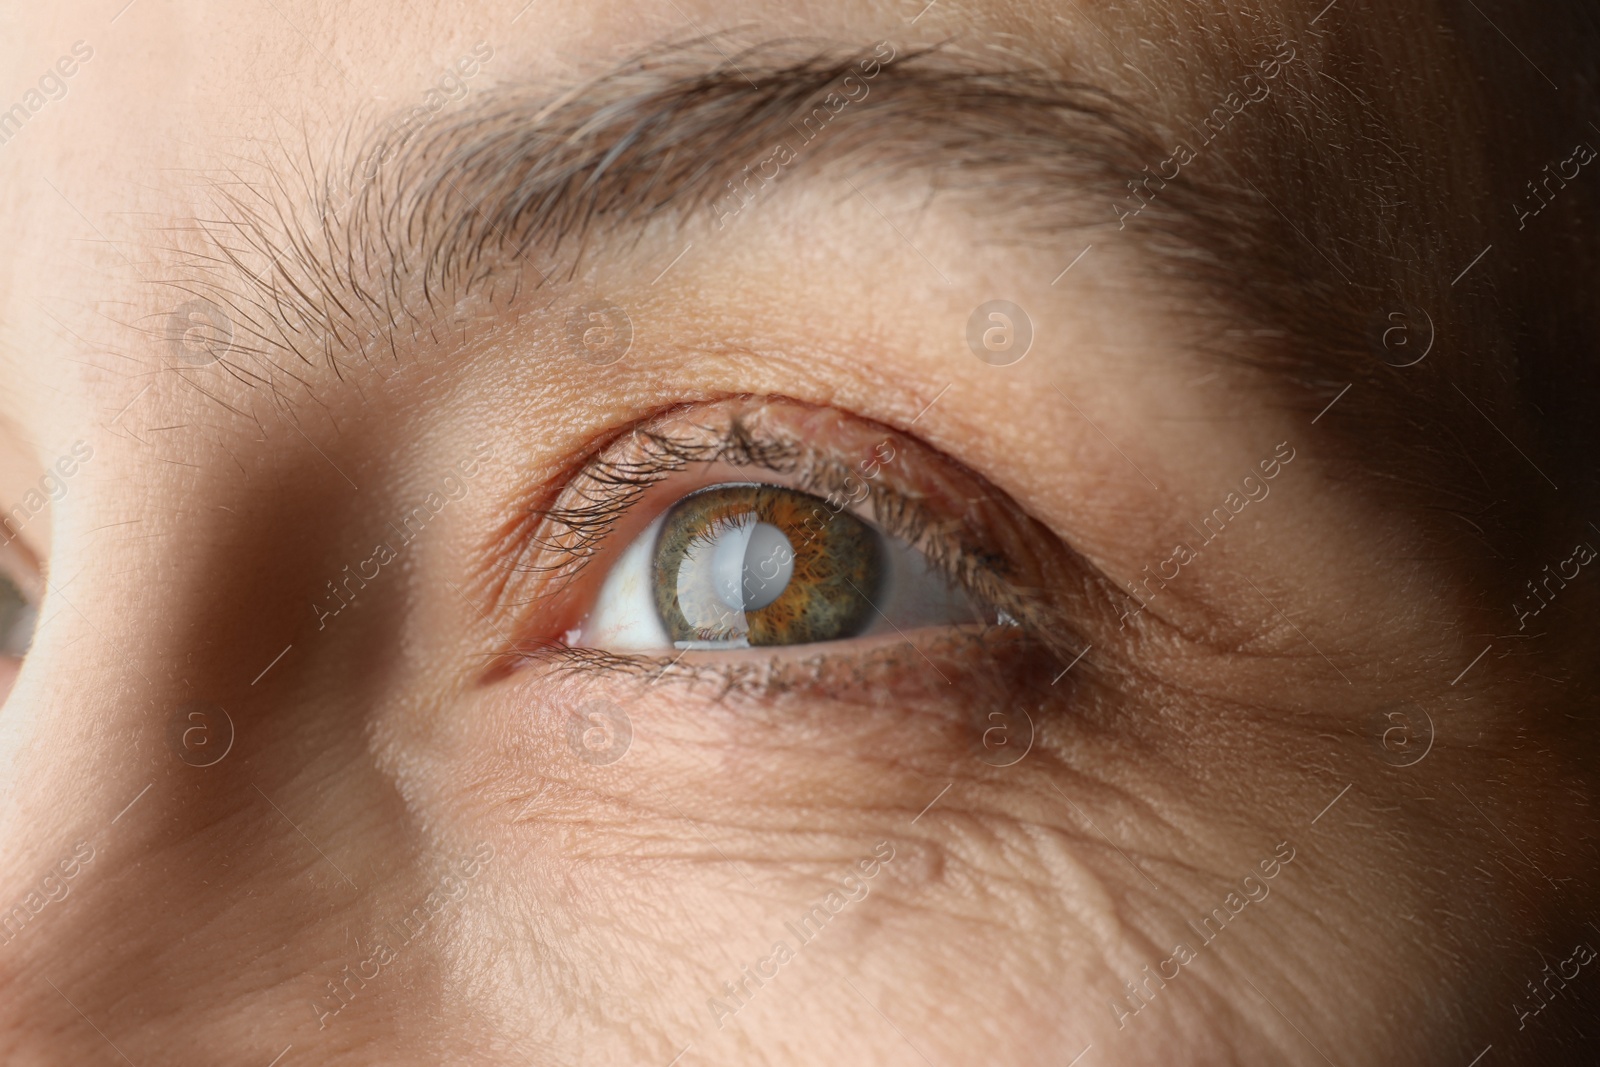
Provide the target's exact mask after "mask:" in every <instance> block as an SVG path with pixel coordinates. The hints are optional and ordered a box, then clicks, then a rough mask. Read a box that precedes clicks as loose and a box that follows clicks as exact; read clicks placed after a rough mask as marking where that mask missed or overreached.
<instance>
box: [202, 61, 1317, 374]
mask: <svg viewBox="0 0 1600 1067" xmlns="http://www.w3.org/2000/svg"><path fill="white" fill-rule="evenodd" d="M796 48H797V46H796V45H794V44H793V43H787V42H779V43H775V44H769V45H763V46H758V47H756V48H752V49H749V50H747V51H745V52H741V53H738V54H736V55H734V56H731V57H730V56H727V55H726V54H724V53H722V52H720V50H718V48H717V46H716V44H715V42H709V43H708V42H705V41H699V42H691V43H689V44H686V45H672V46H663V47H660V48H656V49H652V50H650V51H648V52H646V53H644V54H642V55H640V56H637V57H635V58H634V59H632V60H629V61H627V62H625V63H622V64H619V65H618V66H617V67H615V68H614V69H612V70H610V71H608V72H606V73H605V74H603V75H601V76H599V77H597V78H595V79H592V80H590V81H588V82H586V83H583V84H582V85H579V86H575V87H572V88H569V89H567V90H566V91H564V92H560V93H557V94H554V95H551V94H545V93H541V92H538V91H536V90H532V89H527V88H519V87H515V86H511V87H501V88H499V89H495V90H490V91H487V92H485V93H483V94H481V95H480V96H479V97H478V98H475V99H472V100H470V101H468V102H465V103H463V104H462V105H461V106H460V110H459V111H458V112H456V113H453V114H451V115H449V116H448V117H445V118H436V119H434V120H433V121H431V122H428V123H426V124H423V125H421V126H420V127H419V126H418V124H417V123H415V122H410V121H397V120H391V122H390V123H389V124H387V126H384V127H380V128H379V129H378V130H377V131H375V132H373V133H371V134H368V135H366V136H365V137H357V136H354V135H350V136H347V137H346V138H345V139H344V141H343V142H342V153H341V154H342V156H343V158H342V159H340V160H332V161H316V160H313V159H311V158H310V157H309V155H307V156H303V157H300V158H299V159H298V160H296V161H295V162H294V165H293V166H280V167H278V168H275V169H273V170H272V171H271V173H270V175H269V177H268V179H267V180H266V181H265V182H256V183H250V184H246V185H236V184H228V185H219V186H218V193H219V196H220V199H221V201H222V203H221V211H220V215H221V218H220V219H219V220H213V221H212V222H210V223H208V224H207V225H206V228H205V232H206V238H207V246H208V247H207V250H206V252H205V253H204V254H202V255H200V256H198V257H197V261H198V262H199V263H200V264H201V265H202V267H203V268H204V269H205V270H207V271H209V272H212V273H213V277H214V280H215V281H216V283H217V285H218V289H217V293H218V299H219V300H221V301H223V302H225V303H226V304H227V306H228V307H229V308H230V310H232V311H236V312H237V313H238V315H237V318H236V322H235V330H236V337H235V343H234V347H235V348H236V349H238V350H239V351H240V352H241V353H242V354H245V355H249V354H256V355H260V356H265V357H269V358H270V357H271V356H273V355H275V354H277V353H279V352H288V353H292V354H294V355H295V356H297V357H298V358H299V360H301V361H303V362H304V363H305V364H308V365H315V364H316V363H317V362H319V361H323V362H337V360H338V358H339V357H340V356H341V355H344V354H347V353H351V352H363V351H368V350H371V349H373V348H382V347H384V346H385V345H386V346H387V347H388V348H390V349H391V350H392V349H394V347H395V344H394V336H393V330H394V329H395V328H396V327H398V326H399V325H400V324H401V323H402V322H403V321H405V322H409V324H410V326H411V328H412V330H413V331H417V330H426V329H429V328H430V327H431V326H433V325H436V324H437V320H438V318H439V317H440V315H441V314H442V313H443V310H444V309H446V308H449V307H452V306H454V305H456V304H457V303H458V302H460V301H463V300H466V299H468V298H469V297H471V296H472V295H473V294H475V293H477V292H478V291H480V290H481V289H482V288H483V287H484V286H485V285H486V284H488V285H491V287H492V283H494V282H496V281H498V280H501V279H504V278H506V277H508V276H509V277H513V278H515V279H516V280H515V282H513V283H512V284H513V285H516V286H520V284H521V280H522V277H523V272H525V271H526V269H527V268H528V266H529V265H530V261H531V260H533V259H535V258H537V259H538V260H539V261H540V262H543V263H547V264H548V263H553V262H557V259H558V256H559V255H560V254H561V253H562V251H563V250H564V249H569V248H570V249H572V250H573V251H572V255H571V258H570V259H569V260H568V261H567V262H566V268H565V269H566V272H567V273H568V275H569V276H570V275H571V274H573V273H575V272H576V270H577V267H578V263H579V261H580V259H581V258H582V255H583V252H584V250H585V249H586V248H587V247H589V245H590V244H591V242H592V239H593V238H595V237H597V236H606V237H608V238H612V239H615V238H617V237H618V236H625V235H627V234H629V233H630V232H631V233H632V234H633V239H634V240H638V239H640V237H642V235H643V233H644V230H645V226H646V224H648V223H650V222H652V221H655V220H660V219H661V218H663V217H666V216H669V215H670V216H675V217H676V218H677V219H678V220H679V221H692V220H694V219H695V218H696V216H698V217H699V218H700V219H701V220H702V221H704V222H708V223H711V224H713V225H717V224H718V223H722V224H727V223H728V222H729V220H730V219H731V220H732V222H733V224H737V221H738V220H737V218H736V217H735V216H736V215H737V214H739V213H740V212H741V211H742V210H743V209H744V207H745V205H746V203H747V202H748V201H747V198H749V197H752V196H754V195H755V194H757V193H760V192H762V191H764V190H765V187H766V185H767V183H768V182H769V181H777V182H780V183H787V182H791V181H797V180H801V175H800V174H797V173H789V172H788V171H793V170H797V169H798V170H801V171H805V170H809V171H810V172H811V173H816V171H817V170H818V169H820V168H821V167H823V166H826V165H829V164H831V163H839V162H842V161H848V162H850V163H851V164H852V165H853V166H855V167H857V168H859V170H860V172H861V173H864V174H868V175H881V176H887V177H889V178H890V179H894V178H897V177H902V176H907V175H918V176H926V177H928V178H931V180H932V181H933V183H934V186H935V188H936V189H937V190H938V191H939V192H941V193H948V194H951V195H955V196H965V197H967V198H969V199H970V201H971V202H972V204H973V205H974V208H975V210H978V211H982V212H984V213H987V214H990V215H993V216H995V217H996V218H997V219H1000V220H1009V221H1011V222H1014V223H1015V224H1016V225H1014V226H1010V227H1008V229H1009V231H1010V232H1009V234H1008V239H1010V240H1013V241H1016V242H1018V243H1029V242H1031V243H1038V244H1041V245H1043V246H1046V247H1049V248H1052V249H1056V250H1063V251H1066V250H1069V248H1070V251H1073V252H1075V251H1076V250H1077V246H1076V245H1075V244H1074V243H1073V242H1072V241H1069V240H1067V238H1068V237H1070V236H1072V235H1074V234H1076V235H1078V236H1081V235H1082V233H1083V232H1084V231H1086V230H1088V231H1093V230H1097V229H1102V230H1103V229H1109V230H1111V231H1112V232H1114V233H1115V234H1116V235H1117V236H1118V237H1126V238H1127V239H1128V240H1129V241H1130V242H1134V243H1137V244H1138V245H1139V246H1140V247H1141V248H1142V249H1143V250H1144V251H1145V252H1146V253H1147V255H1146V256H1145V257H1144V258H1145V260H1146V261H1147V262H1148V263H1149V265H1150V269H1151V270H1152V271H1153V272H1154V273H1156V274H1158V275H1160V276H1161V277H1162V278H1163V280H1165V281H1168V282H1170V281H1171V280H1172V279H1177V280H1179V281H1181V282H1182V283H1183V284H1184V286H1185V288H1186V289H1190V290H1195V289H1197V288H1203V287H1206V285H1207V283H1208V282H1210V283H1214V284H1211V285H1210V288H1212V289H1214V290H1215V291H1216V292H1217V293H1219V294H1222V295H1224V296H1226V297H1227V298H1228V305H1227V307H1228V314H1227V315H1226V316H1224V318H1226V320H1227V321H1229V322H1230V323H1234V324H1237V321H1238V319H1239V317H1240V316H1241V314H1242V313H1243V310H1244V309H1243V308H1242V307H1241V306H1240V305H1242V304H1243V303H1244V300H1243V299H1242V298H1243V297H1245V296H1247V295H1248V293H1249V292H1250V291H1251V290H1252V289H1253V288H1254V286H1241V285H1240V277H1241V274H1240V272H1241V271H1242V272H1244V275H1246V276H1249V277H1254V278H1259V277H1260V276H1261V274H1262V272H1263V271H1264V270H1274V273H1275V274H1282V275H1283V277H1282V281H1283V283H1284V284H1286V285H1293V284H1296V283H1297V278H1296V276H1295V273H1294V271H1293V269H1292V264H1289V263H1284V264H1279V265H1275V264H1274V263H1273V262H1272V257H1271V256H1270V255H1265V254H1263V250H1264V249H1271V248H1274V247H1275V244H1274V242H1273V240H1272V238H1271V237H1270V236H1269V235H1268V234H1267V233H1266V227H1264V226H1263V225H1261V224H1258V221H1257V219H1258V212H1259V207H1260V205H1253V204H1248V203H1241V202H1240V201H1239V200H1238V198H1236V197H1230V196H1228V195H1225V194H1219V193H1218V192H1217V191H1216V190H1214V189H1211V188H1209V187H1207V186H1205V185H1204V184H1202V183H1201V182H1199V181H1191V180H1189V176H1187V175H1185V176H1184V180H1183V181H1181V182H1165V183H1162V188H1161V189H1160V193H1159V195H1158V196H1153V198H1152V201H1151V202H1150V203H1149V205H1148V209H1147V210H1144V211H1142V212H1141V213H1140V215H1139V217H1138V218H1137V219H1135V220H1133V222H1131V223H1128V224H1127V225H1126V228H1125V229H1124V228H1123V225H1122V223H1121V222H1119V209H1118V208H1117V207H1116V206H1115V205H1116V204H1117V202H1118V201H1119V200H1124V199H1126V198H1128V197H1129V195H1130V193H1129V190H1130V189H1131V188H1132V187H1133V186H1134V185H1135V184H1136V183H1137V182H1141V181H1142V182H1144V183H1146V184H1145V186H1144V187H1145V189H1146V191H1147V193H1148V192H1149V190H1150V189H1151V188H1153V187H1151V186H1149V185H1148V184H1147V183H1148V181H1149V168H1150V167H1151V166H1153V165H1155V164H1157V163H1159V161H1161V160H1162V159H1164V158H1166V157H1167V156H1169V155H1170V154H1171V149H1170V147H1163V140H1162V139H1161V138H1160V137H1159V136H1158V131H1157V130H1156V129H1155V128H1154V127H1153V126H1152V125H1151V124H1150V123H1149V122H1147V121H1146V120H1145V119H1144V118H1143V117H1142V116H1141V114H1140V112H1139V111H1138V110H1137V109H1136V108H1135V107H1133V106H1132V105H1131V104H1129V103H1127V102H1126V101H1124V100H1122V99H1121V98H1119V97H1118V96H1117V95H1115V94H1113V93H1111V92H1109V91H1107V90H1104V89H1101V88H1098V87H1096V86H1094V85H1091V84H1088V83H1085V82H1078V81H1071V80H1066V79H1063V78H1062V77H1060V76H1059V75H1058V74H1056V73H1054V72H1052V71H1049V70H1047V69H1045V68H1044V67H1042V66H1037V65H1035V66H1027V65H1020V64H1019V65H1014V66H1009V67H1006V68H1004V69H992V68H988V67H985V66H983V65H981V64H979V63H977V62H975V61H973V60H971V59H969V58H965V57H960V56H956V55H952V54H949V53H947V52H945V51H943V50H941V49H923V50H918V51H914V52H909V53H903V52H898V51H897V50H896V49H895V47H894V46H893V45H891V44H888V43H887V42H883V43H880V44H878V45H876V46H874V47H872V48H868V49H862V50H857V51H853V52H847V53H840V52H839V51H837V50H824V51H821V52H811V53H809V54H801V55H799V56H798V57H796V56H795V52H796ZM783 151H787V152H788V153H789V154H792V155H793V156H794V157H795V162H796V166H795V167H792V168H787V169H786V170H785V172H784V173H782V174H781V175H779V176H778V177H775V178H774V177H769V175H768V174H767V166H768V164H769V163H770V162H771V161H772V160H773V158H774V153H780V152H783ZM780 169H783V168H780ZM1130 179H1133V180H1130ZM1275 267H1276V268H1277V269H1274V268H1275ZM557 269H560V268H557ZM241 280H243V281H244V284H240V282H241ZM544 281H545V278H544V275H543V272H540V275H539V278H538V283H539V284H542V283H543V282H544ZM200 295H205V294H204V293H201V294H200ZM1195 303H1196V305H1197V312H1196V313H1197V314H1199V313H1200V311H1199V310H1198V309H1199V308H1203V307H1204V306H1205V303H1206V302H1205V301H1204V300H1198V299H1197V300H1196V301H1195Z"/></svg>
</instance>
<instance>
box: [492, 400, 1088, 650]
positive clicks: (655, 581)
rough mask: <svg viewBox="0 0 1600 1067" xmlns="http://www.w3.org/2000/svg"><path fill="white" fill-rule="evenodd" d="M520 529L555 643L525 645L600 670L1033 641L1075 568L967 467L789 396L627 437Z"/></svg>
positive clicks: (528, 589)
mask: <svg viewBox="0 0 1600 1067" xmlns="http://www.w3.org/2000/svg"><path fill="white" fill-rule="evenodd" d="M527 523H528V529H527V531H526V534H525V544H524V545H523V547H522V548H521V550H520V552H519V553H518V555H517V558H516V560H515V562H514V564H513V566H512V568H511V570H512V572H513V573H514V574H515V576H516V577H515V579H514V580H513V581H512V582H511V584H512V585H514V586H515V587H516V589H517V596H518V598H519V599H521V600H523V601H525V602H526V603H527V604H528V605H530V606H536V610H535V611H531V612H529V617H530V618H535V619H538V620H540V625H541V626H542V628H543V631H544V633H545V636H544V637H543V638H541V637H539V636H538V635H527V634H525V635H524V638H523V639H522V640H520V641H519V642H518V648H517V650H516V655H517V656H519V657H521V658H523V659H525V660H539V659H546V658H552V657H553V658H564V659H566V660H567V661H569V662H576V663H584V664H589V665H592V664H595V663H606V664H612V665H615V664H618V663H621V662H627V661H633V662H639V661H643V660H651V661H654V660H660V659H669V660H671V661H673V662H674V663H679V662H684V661H685V657H690V659H689V660H688V661H687V662H688V663H689V664H690V665H694V664H697V663H702V662H709V661H713V660H717V659H718V658H719V657H720V658H723V659H727V658H730V657H731V658H737V657H740V656H743V657H744V659H745V662H748V661H749V659H750V658H751V657H757V656H767V657H772V656H778V657H781V656H784V655H786V654H794V655H805V656H807V657H809V661H810V662H812V663H819V662H822V661H823V660H824V659H827V658H828V657H832V658H833V659H835V660H837V659H838V658H840V657H848V656H851V655H861V656H870V655H873V654H878V655H880V656H882V655H884V654H885V653H887V652H889V651H890V650H893V649H895V648H899V649H901V650H904V649H905V646H906V645H908V644H909V645H910V646H911V648H912V649H915V650H916V652H917V654H918V655H919V656H924V657H929V656H931V657H933V658H932V659H929V660H928V663H930V664H932V663H935V661H936V660H938V659H939V657H940V656H941V655H943V656H947V657H948V656H959V655H960V654H961V653H960V652H958V651H956V650H958V649H961V648H966V649H968V650H970V649H972V648H974V647H982V648H983V649H985V650H986V651H987V652H989V653H991V654H992V653H994V652H995V651H996V650H997V649H1000V648H1005V649H1007V650H1008V654H1022V650H1023V649H1025V648H1026V649H1031V650H1033V651H1034V652H1039V651H1041V650H1044V649H1045V648H1046V646H1048V645H1049V644H1050V643H1051V642H1050V640H1047V639H1045V640H1042V639H1041V638H1042V637H1043V635H1044V633H1045V631H1047V630H1049V631H1050V632H1051V633H1052V634H1054V635H1055V636H1056V637H1060V636H1061V634H1060V631H1059V629H1052V628H1049V627H1045V626H1043V625H1042V620H1043V617H1044V615H1045V614H1046V613H1047V612H1048V610H1049V606H1048V605H1047V604H1045V603H1044V602H1043V601H1042V599H1040V598H1039V595H1038V594H1039V591H1040V590H1043V589H1047V588H1051V586H1052V581H1054V583H1055V584H1056V585H1057V586H1059V577H1060V574H1061V572H1062V570H1063V568H1066V567H1070V566H1071V565H1072V560H1071V558H1070V553H1068V552H1066V550H1065V549H1064V547H1063V546H1062V545H1061V544H1060V542H1059V541H1058V539H1056V538H1055V537H1054V536H1053V535H1051V534H1050V533H1049V532H1048V531H1047V530H1045V529H1044V528H1043V527H1042V526H1040V525H1039V524H1037V523H1035V522H1033V521H1032V520H1031V519H1029V518H1028V517H1027V516H1026V515H1024V514H1023V513H1021V511H1020V510H1019V509H1018V508H1016V506H1015V505H1014V504H1012V503H1011V502H1010V501H1009V499H1008V498H1006V497H1005V496H1004V494H1002V493H1000V492H999V491H998V490H996V489H994V488H993V487H992V486H989V485H987V484H986V483H984V482H983V481H982V479H980V478H978V477H977V476H976V475H974V474H972V473H970V472H968V471H966V470H965V469H964V468H962V467H961V466H960V465H959V464H958V463H955V462H954V461H952V460H950V459H948V458H945V457H943V456H942V455H940V454H939V453H937V452H935V451H934V450H933V449H931V448H928V447H926V446H924V445H921V444H920V443H918V442H917V441H916V440H915V439H914V438H912V437H910V436H908V435H906V434H902V433H899V432H897V431H894V430H890V429H887V428H885V427H883V426H880V425H877V424H875V423H871V422H868V421H867V420H864V419H857V418H854V417H853V416H848V415H845V414H843V413H840V412H837V411H833V410H831V409H823V408H813V407H809V406H807V405H801V404H797V403H794V402H789V401H763V400H740V401H732V402H722V403H714V404H709V405H700V406H697V407H694V408H690V409H687V410H682V411H675V412H672V413H669V414H668V415H666V416H665V417H663V418H660V419H656V420H652V421H649V422H646V423H645V424H642V425H640V426H637V427H633V428H630V429H628V430H627V431H625V432H623V433H621V434H619V435H617V436H616V437H615V439H613V440H612V441H610V442H608V443H606V444H605V445H603V446H601V447H600V448H598V449H597V450H596V453H595V454H594V455H593V456H592V457H591V458H590V459H589V461H588V462H587V463H586V464H585V465H584V466H583V468H582V469H581V470H580V471H579V472H578V473H577V474H576V475H575V476H574V477H573V478H572V479H571V480H570V481H569V483H568V484H567V486H566V488H565V489H564V490H562V491H561V492H560V494H559V495H558V496H557V498H556V499H555V500H554V502H553V503H552V504H551V505H550V506H548V507H544V508H536V509H530V511H529V513H528V516H527ZM1052 574H1053V575H1055V576H1056V577H1055V579H1052V577H1051V575H1052ZM936 669H937V668H936ZM940 673H941V674H943V672H940Z"/></svg>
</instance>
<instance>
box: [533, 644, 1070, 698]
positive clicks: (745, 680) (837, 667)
mask: <svg viewBox="0 0 1600 1067" xmlns="http://www.w3.org/2000/svg"><path fill="white" fill-rule="evenodd" d="M917 637H918V638H919V640H918V641H917V642H916V643H913V642H911V640H910V638H909V637H903V638H899V639H894V640H889V639H885V640H884V641H883V642H882V643H880V644H878V645H876V646H875V647H873V648H870V649H867V650H861V649H851V650H849V651H846V650H845V648H844V646H845V643H844V642H834V643H826V644H820V645H794V646H785V651H782V652H776V653H772V654H766V655H754V654H751V655H746V656H744V657H743V658H741V659H739V660H737V661H730V660H728V659H723V660H722V661H720V662H718V661H711V660H702V659H688V658H686V657H685V656H684V655H682V654H680V655H678V656H677V657H668V656H665V655H653V654H649V653H616V652H607V651H604V650H600V649H593V648H573V647H569V646H565V645H553V646H548V647H545V648H543V649H539V650H532V651H527V652H524V653H523V654H522V656H521V658H522V659H523V660H524V661H525V662H527V663H530V664H535V665H542V666H545V667H548V668H549V669H550V670H551V671H553V672H555V673H558V674H576V675H584V674H589V673H598V674H603V675H606V676H608V677H632V678H634V679H636V680H637V681H638V682H639V684H640V690H641V692H642V691H643V690H645V689H652V688H655V687H656V686H658V685H665V686H670V687H674V688H682V689H687V690H689V691H707V690H709V691H710V693H711V697H712V699H713V700H715V701H726V700H730V699H733V700H754V701H761V702H770V701H772V700H774V699H777V698H781V697H786V696H787V697H803V696H806V695H809V694H811V693H813V692H816V693H820V694H821V695H823V696H825V697H827V698H828V699H830V700H837V699H838V698H839V696H840V693H841V692H847V691H848V692H870V693H880V692H882V691H883V686H884V685H885V684H886V682H887V679H888V677H889V676H893V677H894V681H895V685H896V687H897V691H898V693H899V695H900V697H901V698H902V699H905V700H908V701H909V700H911V699H913V697H912V696H911V695H909V694H906V693H905V691H904V688H905V685H906V682H907V680H908V679H912V680H915V679H920V680H921V681H922V682H924V683H925V684H926V686H927V687H928V689H929V691H930V693H931V694H935V695H937V694H941V693H943V694H949V693H950V692H952V691H960V690H962V689H963V688H965V687H964V683H965V682H966V681H969V680H971V679H972V678H974V677H977V676H979V675H980V674H981V675H982V676H984V677H985V678H986V679H988V681H987V682H986V684H990V685H992V684H993V678H994V676H995V675H996V674H997V673H1000V672H1002V671H1003V673H1004V675H1005V676H1006V677H1013V676H1019V677H1024V678H1028V679H1032V680H1034V681H1038V680H1041V679H1042V681H1043V682H1044V683H1048V681H1049V674H1050V671H1049V666H1050V663H1051V662H1052V660H1051V659H1050V653H1049V650H1048V649H1047V648H1045V647H1044V646H1043V645H1042V644H1041V643H1040V642H1038V641H1036V640H1034V639H1033V637H1032V636H1031V635H1029V634H1028V633H1026V632H1025V631H1022V630H1020V629H1019V628H1016V627H1011V626H970V627H961V628H954V629H949V630H944V631H939V632H929V631H918V633H917ZM830 645H831V646H832V647H830ZM908 646H909V647H908ZM1058 695H1059V694H1058ZM871 702H872V703H877V702H878V697H876V696H874V697H873V698H872V699H871Z"/></svg>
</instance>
